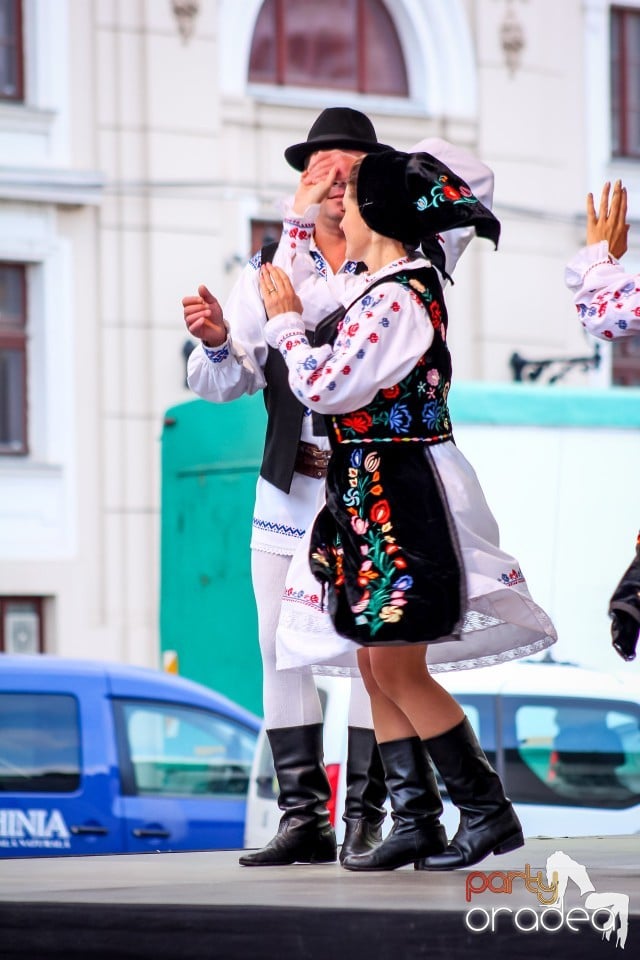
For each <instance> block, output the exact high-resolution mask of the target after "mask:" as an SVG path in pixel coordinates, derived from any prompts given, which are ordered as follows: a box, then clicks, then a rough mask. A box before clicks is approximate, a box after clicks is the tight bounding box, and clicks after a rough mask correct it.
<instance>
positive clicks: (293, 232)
mask: <svg viewBox="0 0 640 960" xmlns="http://www.w3.org/2000/svg"><path fill="white" fill-rule="evenodd" d="M289 236H290V237H297V236H298V228H297V227H291V230H289Z"/></svg>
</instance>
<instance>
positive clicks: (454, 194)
mask: <svg viewBox="0 0 640 960" xmlns="http://www.w3.org/2000/svg"><path fill="white" fill-rule="evenodd" d="M442 192H443V193H444V195H445V197H446V198H447V200H459V199H460V193H459V191H458V190H456V188H455V187H450V186H449V185H447V186H446V187H443V188H442Z"/></svg>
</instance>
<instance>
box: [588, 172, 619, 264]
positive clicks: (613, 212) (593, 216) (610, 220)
mask: <svg viewBox="0 0 640 960" xmlns="http://www.w3.org/2000/svg"><path fill="white" fill-rule="evenodd" d="M610 189H611V184H610V183H605V185H604V187H603V188H602V193H601V195H600V208H599V210H598V212H597V213H596V208H595V204H594V201H593V194H592V193H590V194H588V195H587V243H588V244H591V243H599V242H600V241H601V240H606V241H607V243H608V244H609V253H611V254H612V255H613V256H614V257H615V258H616V259H617V260H619V259H620V257H622V256H623V255H624V254H625V253H626V252H627V234H628V232H629V224H628V223H627V222H626V221H627V191H626V188H625V187H623V186H622V183H621V181H620V180H616V182H615V184H614V185H613V194H612V196H611V206H609V191H610Z"/></svg>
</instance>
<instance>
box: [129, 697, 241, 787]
mask: <svg viewBox="0 0 640 960" xmlns="http://www.w3.org/2000/svg"><path fill="white" fill-rule="evenodd" d="M116 716H117V722H118V728H119V738H120V747H121V752H122V753H123V754H124V756H123V757H122V761H123V762H122V763H121V772H122V779H123V784H122V789H123V793H125V794H128V795H130V796H131V795H136V796H173V797H175V796H181V797H189V796H198V797H201V798H202V797H206V796H207V795H213V796H234V797H237V796H243V795H245V794H246V792H247V790H248V788H249V774H250V771H251V762H252V760H253V753H254V750H255V743H256V734H255V733H254V732H253V731H252V730H248V729H247V728H246V727H243V726H241V725H240V724H239V723H236V722H235V721H233V720H230V719H228V718H226V717H222V716H218V715H217V714H214V713H211V712H209V711H206V710H197V709H194V708H191V707H181V706H175V705H173V704H165V703H142V702H140V703H137V702H136V703H134V702H125V701H122V702H118V703H117V704H116Z"/></svg>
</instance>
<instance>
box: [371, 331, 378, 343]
mask: <svg viewBox="0 0 640 960" xmlns="http://www.w3.org/2000/svg"><path fill="white" fill-rule="evenodd" d="M379 339H380V337H379V336H378V334H377V333H375V332H374V333H370V334H369V343H377V342H378V340H379Z"/></svg>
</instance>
